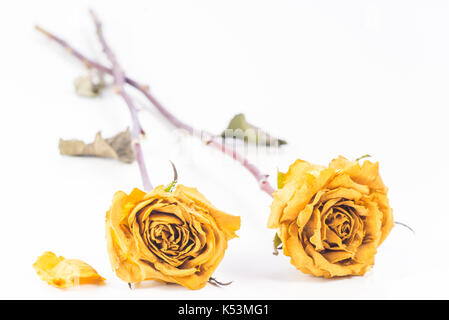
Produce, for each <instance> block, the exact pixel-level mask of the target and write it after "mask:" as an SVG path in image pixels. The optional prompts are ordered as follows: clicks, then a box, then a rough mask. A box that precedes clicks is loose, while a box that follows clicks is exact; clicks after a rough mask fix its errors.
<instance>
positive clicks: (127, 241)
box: [106, 185, 240, 289]
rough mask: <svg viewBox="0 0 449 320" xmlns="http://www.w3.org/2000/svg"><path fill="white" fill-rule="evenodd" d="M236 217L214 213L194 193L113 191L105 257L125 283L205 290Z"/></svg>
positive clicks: (183, 190)
mask: <svg viewBox="0 0 449 320" xmlns="http://www.w3.org/2000/svg"><path fill="white" fill-rule="evenodd" d="M239 228H240V217H236V216H232V215H229V214H226V213H224V212H222V211H220V210H218V209H216V208H215V207H214V206H213V205H212V204H211V203H210V202H209V201H208V200H207V199H206V198H205V197H204V196H203V195H202V194H201V193H199V192H198V191H197V190H196V189H194V188H188V187H185V186H183V185H178V186H177V188H176V189H175V190H174V191H173V192H166V191H165V190H164V187H163V186H159V187H157V188H155V189H154V190H153V191H151V192H149V193H145V192H143V191H141V190H139V189H134V190H133V191H132V192H131V193H130V194H129V195H127V194H126V193H124V192H122V191H118V192H117V193H116V194H115V196H114V199H113V201H112V206H111V208H110V209H109V211H108V212H107V215H106V239H107V243H108V252H109V258H110V261H111V264H112V268H113V270H114V271H115V272H116V274H117V276H118V277H119V278H120V279H122V280H124V281H126V282H128V283H135V282H141V281H144V280H159V281H163V282H168V283H177V284H180V285H182V286H184V287H186V288H189V289H200V288H202V287H204V286H205V285H206V283H207V281H208V280H209V278H210V276H211V275H212V273H213V272H214V271H215V269H216V268H217V266H218V264H219V263H220V261H221V260H222V258H223V256H224V254H225V250H226V248H227V242H228V240H229V239H231V238H234V237H236V235H235V231H237V230H238V229H239Z"/></svg>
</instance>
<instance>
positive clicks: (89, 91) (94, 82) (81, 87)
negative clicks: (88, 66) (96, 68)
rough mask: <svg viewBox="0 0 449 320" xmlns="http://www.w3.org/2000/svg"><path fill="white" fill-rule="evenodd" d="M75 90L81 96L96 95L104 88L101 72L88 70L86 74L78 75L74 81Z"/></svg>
mask: <svg viewBox="0 0 449 320" xmlns="http://www.w3.org/2000/svg"><path fill="white" fill-rule="evenodd" d="M74 84H75V92H76V93H77V94H78V95H80V96H83V97H96V96H98V95H99V94H100V93H101V91H102V90H103V88H104V79H103V74H102V73H100V72H96V73H93V72H89V74H88V75H87V76H79V77H78V78H76V79H75V81H74Z"/></svg>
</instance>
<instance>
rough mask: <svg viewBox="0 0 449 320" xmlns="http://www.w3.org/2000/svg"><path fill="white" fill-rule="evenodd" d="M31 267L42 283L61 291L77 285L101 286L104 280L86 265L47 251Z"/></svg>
mask: <svg viewBox="0 0 449 320" xmlns="http://www.w3.org/2000/svg"><path fill="white" fill-rule="evenodd" d="M33 267H34V269H35V270H36V272H37V274H38V275H39V277H40V278H41V279H42V280H43V281H45V282H47V283H48V284H49V285H52V286H54V287H57V288H61V289H64V288H68V287H73V286H76V285H79V284H103V282H104V280H105V279H104V278H103V277H101V276H100V275H99V274H98V273H97V272H96V271H95V269H94V268H92V267H91V266H90V265H88V264H87V263H85V262H83V261H81V260H77V259H65V258H64V257H58V256H56V255H55V254H54V253H53V252H49V251H48V252H45V253H44V254H43V255H41V256H40V257H39V258H37V261H36V262H35V263H34V264H33Z"/></svg>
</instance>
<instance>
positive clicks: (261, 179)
mask: <svg viewBox="0 0 449 320" xmlns="http://www.w3.org/2000/svg"><path fill="white" fill-rule="evenodd" d="M97 20H98V19H97ZM100 27H101V24H100ZM36 29H37V30H38V31H40V32H42V33H43V34H45V35H46V36H47V37H49V38H50V39H52V40H54V41H55V42H56V43H58V44H59V45H61V46H62V47H64V48H65V49H66V50H67V51H68V52H69V53H70V54H72V55H73V56H75V57H76V58H78V59H79V60H81V61H82V62H83V63H84V64H85V65H86V66H87V67H88V68H96V69H98V70H99V71H102V72H104V73H108V74H110V75H113V76H114V78H115V75H114V74H115V73H116V72H118V71H119V72H120V73H121V76H122V81H123V82H126V83H128V84H129V85H130V86H132V87H134V88H136V89H137V90H139V91H140V92H141V93H142V94H143V95H144V96H145V97H146V98H147V99H148V100H149V101H150V102H151V103H152V104H153V105H154V107H155V108H156V109H157V110H158V111H159V112H160V113H161V114H162V115H163V116H164V117H165V118H166V119H167V120H168V121H169V122H170V123H171V124H172V125H173V126H175V127H176V128H178V129H183V130H185V131H187V132H188V133H189V134H191V135H192V136H195V137H197V138H200V139H203V138H204V137H206V145H208V146H211V147H214V148H215V149H218V150H220V151H221V152H223V153H224V154H226V155H228V156H230V157H232V158H233V159H235V160H236V161H237V162H239V163H240V164H241V165H242V166H243V167H245V168H246V169H247V170H248V171H249V172H250V173H251V174H252V175H253V176H254V178H255V179H256V180H257V182H258V183H259V186H260V189H261V190H262V191H264V192H266V193H267V194H268V195H270V196H273V193H274V191H275V189H274V188H273V187H272V186H271V184H270V183H269V182H268V180H267V178H268V175H266V174H263V173H262V172H261V171H260V170H259V169H258V168H257V167H256V166H255V165H254V164H252V163H250V162H249V161H248V159H247V158H245V157H244V156H243V155H241V154H239V153H238V152H236V151H235V150H234V149H233V148H230V147H228V146H226V144H225V143H224V142H223V141H221V140H217V138H216V137H214V135H213V134H211V133H209V132H207V131H205V130H196V129H195V128H193V127H191V126H190V125H188V124H186V123H185V122H183V121H181V120H180V119H178V118H177V117H176V116H175V115H173V114H172V113H171V112H170V111H168V110H167V109H166V108H165V107H164V106H163V105H162V104H161V103H160V102H159V101H158V100H157V99H156V98H155V97H154V96H153V95H152V94H151V93H150V92H149V89H148V87H147V86H145V85H142V84H140V83H139V82H137V81H135V80H133V79H131V78H129V77H127V76H126V75H125V74H124V73H123V71H121V69H118V70H114V69H111V68H108V67H106V66H104V65H102V64H100V63H98V62H95V61H93V60H91V59H89V58H87V57H86V56H84V55H83V54H82V53H80V52H79V51H78V50H76V49H74V48H73V47H72V46H70V45H69V44H68V43H67V42H66V41H65V40H63V39H61V38H59V37H57V36H55V35H54V34H52V33H50V32H48V31H46V30H44V29H42V28H41V27H39V26H36ZM105 52H106V51H105ZM112 57H113V60H114V61H115V57H114V56H113V55H112ZM110 60H111V59H110ZM111 62H112V61H111ZM123 82H122V83H121V84H122V85H123ZM115 84H116V86H117V80H115ZM124 92H125V91H124V90H123V86H122V90H120V91H119V93H120V94H121V95H122V96H123V93H124ZM125 95H126V93H125ZM125 101H126V100H125ZM127 103H128V102H127ZM128 106H129V104H128ZM130 109H131V107H130ZM132 109H135V108H134V107H133V108H132ZM132 114H133V112H132ZM136 127H137V128H139V127H140V125H138V124H136ZM136 141H137V142H138V141H139V140H138V139H137V140H136ZM137 149H139V151H140V154H141V150H140V144H138V143H137V144H136V146H135V150H137ZM137 154H138V152H136V158H137ZM139 165H140V164H139ZM143 168H144V167H143ZM144 172H146V170H144ZM141 173H142V167H141ZM142 179H143V176H142ZM148 181H149V180H148Z"/></svg>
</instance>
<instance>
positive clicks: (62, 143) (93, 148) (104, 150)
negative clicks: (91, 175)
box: [59, 129, 135, 163]
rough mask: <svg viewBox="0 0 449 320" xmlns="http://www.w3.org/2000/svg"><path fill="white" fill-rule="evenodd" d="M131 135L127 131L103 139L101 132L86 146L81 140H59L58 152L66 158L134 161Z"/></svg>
mask: <svg viewBox="0 0 449 320" xmlns="http://www.w3.org/2000/svg"><path fill="white" fill-rule="evenodd" d="M131 143H132V142H131V133H130V132H129V129H127V130H126V131H123V132H120V133H118V134H116V135H115V136H113V137H111V138H107V139H103V137H102V136H101V132H98V133H97V135H96V136H95V140H94V142H92V143H89V144H86V143H84V142H83V141H81V140H63V139H60V140H59V151H60V153H61V154H63V155H67V156H92V157H102V158H112V159H116V160H119V161H122V162H126V163H131V162H133V161H134V159H135V158H134V152H133V150H132V147H131Z"/></svg>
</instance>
